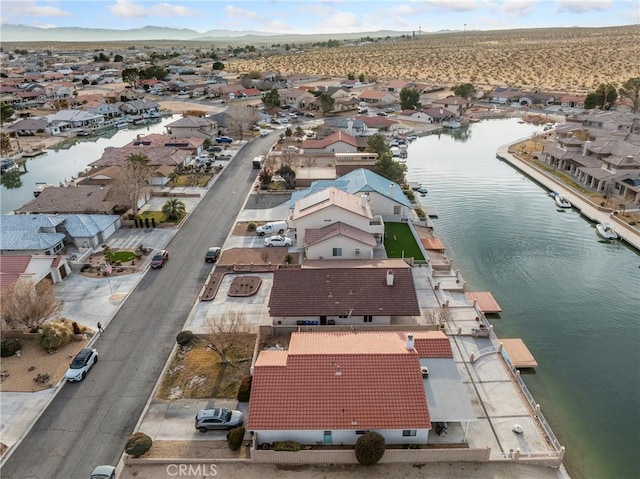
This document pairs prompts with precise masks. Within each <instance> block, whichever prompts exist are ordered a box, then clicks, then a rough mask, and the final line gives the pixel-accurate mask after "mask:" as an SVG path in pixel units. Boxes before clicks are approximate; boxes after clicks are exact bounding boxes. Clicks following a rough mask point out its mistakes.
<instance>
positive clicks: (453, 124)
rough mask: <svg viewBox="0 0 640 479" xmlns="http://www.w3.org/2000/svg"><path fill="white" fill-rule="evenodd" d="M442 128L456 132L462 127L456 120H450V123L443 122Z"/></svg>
mask: <svg viewBox="0 0 640 479" xmlns="http://www.w3.org/2000/svg"><path fill="white" fill-rule="evenodd" d="M442 126H444V127H445V128H449V129H450V130H457V129H458V128H460V127H461V126H462V124H461V123H460V122H459V121H457V120H452V121H443V122H442Z"/></svg>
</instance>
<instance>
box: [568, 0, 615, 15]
mask: <svg viewBox="0 0 640 479" xmlns="http://www.w3.org/2000/svg"><path fill="white" fill-rule="evenodd" d="M612 6H613V1H612V0H560V1H558V6H557V9H558V12H567V13H587V12H591V11H597V12H602V11H605V10H609V9H610V8H611V7H612Z"/></svg>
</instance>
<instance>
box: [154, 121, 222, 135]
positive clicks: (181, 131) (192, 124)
mask: <svg viewBox="0 0 640 479" xmlns="http://www.w3.org/2000/svg"><path fill="white" fill-rule="evenodd" d="M165 128H166V129H167V133H169V135H171V136H174V137H176V138H191V137H195V138H203V139H205V140H207V139H208V140H211V139H213V138H215V137H216V136H218V123H217V122H216V121H215V120H214V119H213V118H211V117H200V116H185V117H183V118H180V119H179V120H176V121H173V122H171V123H169V124H168V125H166V126H165Z"/></svg>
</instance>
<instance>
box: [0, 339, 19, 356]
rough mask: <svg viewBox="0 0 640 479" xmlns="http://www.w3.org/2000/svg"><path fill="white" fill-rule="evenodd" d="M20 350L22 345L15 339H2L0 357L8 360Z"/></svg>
mask: <svg viewBox="0 0 640 479" xmlns="http://www.w3.org/2000/svg"><path fill="white" fill-rule="evenodd" d="M21 349H22V343H21V342H20V341H18V340H17V339H3V340H2V341H1V342H0V356H1V357H3V358H8V357H9V356H13V355H14V354H16V351H20V350H21Z"/></svg>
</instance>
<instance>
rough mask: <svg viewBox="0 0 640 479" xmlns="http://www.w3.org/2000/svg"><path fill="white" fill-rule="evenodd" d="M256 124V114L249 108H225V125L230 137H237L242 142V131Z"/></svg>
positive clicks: (240, 106)
mask: <svg viewBox="0 0 640 479" xmlns="http://www.w3.org/2000/svg"><path fill="white" fill-rule="evenodd" d="M257 123H258V112H257V110H256V109H255V108H253V107H251V106H242V105H229V107H228V108H227V116H226V124H227V129H228V130H229V131H230V132H231V134H232V135H237V136H239V137H240V139H241V140H242V135H243V132H244V131H248V130H251V127H253V126H254V125H256V124H257Z"/></svg>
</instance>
